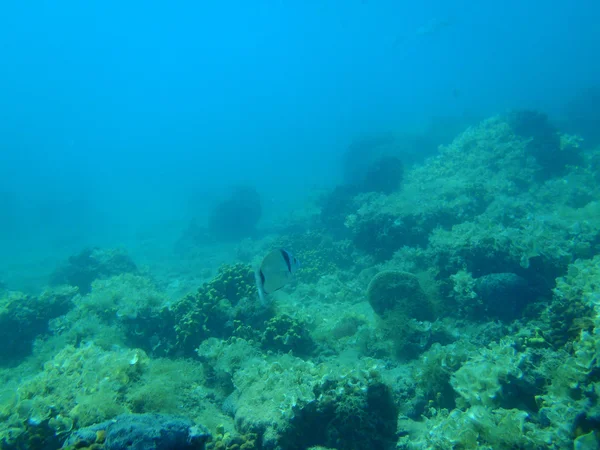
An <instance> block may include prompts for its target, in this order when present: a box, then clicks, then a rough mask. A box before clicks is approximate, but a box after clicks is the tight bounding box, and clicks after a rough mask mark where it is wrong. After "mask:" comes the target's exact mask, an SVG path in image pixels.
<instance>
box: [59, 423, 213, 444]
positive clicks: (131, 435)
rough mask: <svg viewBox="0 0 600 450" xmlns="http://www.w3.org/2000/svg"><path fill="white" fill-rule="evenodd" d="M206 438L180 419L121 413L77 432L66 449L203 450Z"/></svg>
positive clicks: (203, 430)
mask: <svg viewBox="0 0 600 450" xmlns="http://www.w3.org/2000/svg"><path fill="white" fill-rule="evenodd" d="M209 439H210V434H209V432H208V430H207V429H206V428H205V427H203V426H202V425H200V424H197V423H194V422H193V421H191V420H189V419H186V418H183V417H179V416H170V415H167V414H122V415H119V416H117V417H115V418H114V419H113V420H109V421H106V422H102V423H98V424H96V425H93V426H90V427H87V428H82V429H79V430H77V431H76V432H75V433H73V434H72V435H71V436H70V437H69V439H68V440H67V442H66V443H65V448H69V449H77V448H84V447H91V446H93V444H101V447H102V448H103V449H105V450H121V449H124V448H128V449H132V450H160V449H175V448H176V449H182V450H202V449H204V448H205V444H206V442H207V441H208V440H209Z"/></svg>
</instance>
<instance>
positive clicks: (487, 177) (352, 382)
mask: <svg viewBox="0 0 600 450" xmlns="http://www.w3.org/2000/svg"><path fill="white" fill-rule="evenodd" d="M399 144H400V143H399V141H397V140H396V139H395V138H394V139H391V140H387V139H382V140H377V139H375V140H374V141H372V142H369V141H364V142H362V143H357V144H356V146H355V147H353V148H352V149H351V151H349V152H348V155H350V156H351V155H354V156H352V157H350V156H348V155H347V159H346V164H347V167H346V171H347V173H346V179H345V183H346V184H344V185H343V186H341V187H338V188H336V189H332V191H331V192H330V193H329V194H326V195H325V196H324V197H323V198H322V199H321V201H320V204H319V205H318V206H320V207H321V209H320V211H317V210H316V209H317V208H314V206H315V205H312V207H307V209H310V211H309V212H307V213H306V215H305V216H303V218H301V219H299V218H293V219H282V220H281V221H278V220H277V219H274V220H273V230H276V231H277V234H271V235H265V236H264V237H263V236H258V235H257V234H256V233H254V230H255V226H256V221H257V220H258V219H259V218H260V207H259V206H260V204H259V201H257V198H256V192H253V190H252V189H250V190H249V191H248V192H242V191H239V192H237V193H236V194H234V197H235V198H234V197H232V198H231V199H229V200H228V201H226V202H224V203H223V204H222V205H220V206H219V207H218V208H217V209H216V210H215V214H214V216H213V219H212V224H211V227H212V231H211V232H210V233H208V232H207V230H203V229H201V228H198V230H196V231H198V235H194V236H192V237H190V239H191V241H193V240H196V241H197V242H196V244H197V245H198V248H201V249H202V252H204V253H202V252H200V253H199V254H194V252H189V253H186V256H187V258H186V261H185V264H186V265H187V263H188V262H191V263H194V261H196V265H194V264H190V266H189V267H186V268H185V269H183V270H184V271H185V270H187V271H188V272H190V273H191V272H194V271H195V270H196V267H201V270H202V271H203V272H202V275H201V276H199V277H198V278H194V280H195V281H194V282H193V283H191V282H190V283H188V284H185V285H184V287H181V288H178V289H177V294H173V292H174V290H173V289H171V288H170V286H171V283H179V281H180V279H179V276H180V275H179V274H176V275H175V276H174V274H175V273H176V272H177V270H180V269H179V268H178V269H174V268H173V267H179V266H177V265H175V266H170V265H169V262H167V261H165V262H164V264H165V266H167V267H168V268H167V269H166V271H165V272H164V273H159V274H158V275H156V273H155V272H154V271H153V272H152V273H153V276H150V274H149V273H150V272H149V271H144V272H143V273H140V272H139V271H137V269H136V268H135V265H134V264H133V263H132V262H131V261H130V260H129V258H128V257H127V256H126V255H125V254H124V253H122V252H115V251H110V250H109V251H103V250H98V249H96V250H87V251H84V252H83V253H82V254H81V255H78V256H74V257H72V258H71V260H70V262H69V264H68V265H67V266H66V267H64V268H62V269H60V270H59V271H57V273H56V274H55V281H56V282H58V283H59V284H61V285H64V284H66V285H70V286H61V287H60V288H56V289H54V290H48V291H46V292H45V293H42V294H40V295H37V296H34V295H25V294H20V293H14V292H10V291H6V290H2V293H1V294H0V297H1V298H2V300H0V327H1V328H2V333H3V334H2V335H1V336H0V337H2V339H3V342H4V343H5V345H4V346H3V348H2V351H1V352H0V354H1V356H2V361H3V363H8V364H4V365H2V366H0V448H2V449H11V450H12V449H15V450H17V449H22V448H31V449H40V450H42V449H45V448H59V447H60V446H61V445H63V444H64V448H90V449H91V448H95V449H99V448H120V447H119V446H121V447H124V446H125V447H132V446H136V445H137V446H139V447H143V448H161V445H162V446H163V448H164V446H165V445H167V446H168V445H171V447H173V446H176V447H178V448H185V446H186V445H187V446H189V448H205V447H206V448H209V449H218V450H242V449H245V450H250V449H260V450H280V449H291V450H296V449H298V450H300V449H305V448H313V449H319V448H322V449H325V448H330V449H338V450H346V449H348V450H350V449H352V450H354V449H365V448H373V449H382V450H388V449H389V450H391V449H394V448H395V449H407V450H409V449H410V450H418V449H451V448H455V449H467V448H468V449H470V448H479V449H485V450H487V449H531V450H537V449H541V448H548V449H556V450H558V449H564V448H576V449H583V448H599V446H600V439H599V432H598V430H599V424H600V408H599V406H598V398H599V395H600V382H599V380H600V377H599V374H600V285H599V281H598V280H600V222H599V221H598V220H597V218H598V217H600V201H598V199H599V198H600V183H599V181H600V151H599V150H593V149H589V148H587V149H586V148H585V147H584V146H583V145H581V139H580V138H579V137H577V136H571V135H565V134H561V133H560V132H559V131H558V130H557V129H556V128H554V126H553V125H551V124H549V122H548V120H547V118H546V117H545V116H543V115H541V114H539V113H535V112H530V111H524V112H519V113H513V114H511V115H508V116H503V117H493V118H490V119H488V120H485V121H483V122H481V123H480V124H479V125H476V126H473V127H471V128H469V129H467V130H466V131H465V132H463V133H461V134H460V135H459V136H457V137H456V139H454V141H452V142H451V143H450V144H448V145H446V146H442V147H440V150H439V153H438V154H436V155H435V156H432V157H431V158H429V159H427V160H426V161H424V162H423V163H422V164H418V165H414V166H412V167H409V168H406V169H405V168H401V165H394V164H395V163H396V162H398V160H396V159H394V160H392V159H389V158H392V157H399V158H401V156H399V155H400V153H397V152H398V151H399V149H398V148H396V146H397V145H399ZM369 152H371V153H369ZM357 155H366V156H365V159H364V160H355V159H353V158H356V157H359V156H357ZM385 158H388V159H385ZM402 161H404V160H402ZM382 162H385V163H384V164H382ZM574 163H576V165H574ZM400 168H401V169H400ZM388 169H389V172H386V171H387V170H388ZM380 182H381V184H378V183H380ZM243 199H245V200H243ZM242 200H243V201H242ZM258 200H259V199H258ZM246 201H247V202H248V203H247V205H246V206H248V207H249V210H248V211H247V212H248V214H247V216H245V215H244V214H245V212H244V210H243V208H242V206H243V205H241V204H240V202H241V203H244V202H246ZM242 216H243V217H242ZM239 217H242V218H243V219H246V217H247V218H248V219H249V222H247V223H238V218H239ZM238 225H239V227H238ZM227 227H229V228H227ZM192 231H193V230H192ZM219 233H221V234H220V235H219ZM241 236H244V237H248V236H250V237H252V239H250V238H248V239H246V240H244V241H243V242H241V243H239V244H238V246H237V247H235V246H233V245H231V243H225V244H223V243H219V242H216V241H215V239H214V238H215V237H216V238H218V239H222V240H231V239H233V238H234V237H235V238H236V239H237V238H238V237H241ZM208 241H211V243H210V246H206V242H208ZM182 245H184V244H182ZM272 247H283V248H289V249H290V250H291V251H293V253H294V254H295V255H296V256H297V257H298V258H299V259H300V260H301V261H302V263H303V270H302V271H299V273H298V275H297V278H296V279H295V282H294V283H290V284H288V285H287V286H286V288H285V289H282V290H281V291H280V292H278V293H277V294H276V295H274V296H273V297H274V298H273V302H272V303H271V304H269V305H268V306H265V305H262V304H261V303H260V302H259V301H258V300H257V295H256V294H257V293H256V287H255V278H254V272H253V269H252V267H251V266H250V265H248V264H244V263H231V264H226V265H220V264H221V263H222V261H229V262H231V261H232V259H234V258H235V257H237V258H238V260H241V261H245V262H250V261H253V260H255V259H256V258H257V257H258V255H261V254H264V251H265V249H268V248H272ZM213 250H214V251H215V252H217V253H218V254H217V255H216V256H214V258H213V257H212V256H210V257H209V258H206V259H208V260H209V261H205V260H204V258H205V255H207V254H209V253H212V252H213ZM219 252H220V253H219ZM199 255H201V256H199ZM232 255H236V256H232ZM194 258H201V259H202V261H201V262H199V263H198V262H197V260H194ZM234 262H235V261H234ZM154 270H157V269H154ZM215 273H216V275H215V276H214V277H213V278H210V277H211V275H212V274H215ZM190 278H193V277H190ZM157 280H158V281H157ZM206 280H208V281H207V282H205V283H204V284H203V285H201V286H200V288H199V289H197V290H196V291H195V292H193V293H191V294H187V295H182V294H184V293H185V292H189V291H188V290H187V289H188V288H189V289H194V288H195V287H197V286H198V285H200V284H201V283H202V282H203V281H206ZM77 286H78V287H79V288H80V292H79V293H78V287H77ZM169 293H171V294H172V296H170V295H169ZM171 415H172V416H171ZM180 416H181V417H180ZM198 424H202V425H203V426H200V425H198ZM192 430H196V431H198V433H199V434H195V432H194V431H192ZM209 434H210V435H211V436H212V440H210V438H209ZM161 439H165V440H167V441H169V440H170V444H168V443H167V441H164V440H161ZM174 443H175V444H174Z"/></svg>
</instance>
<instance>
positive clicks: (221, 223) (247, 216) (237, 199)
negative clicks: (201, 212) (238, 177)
mask: <svg viewBox="0 0 600 450" xmlns="http://www.w3.org/2000/svg"><path fill="white" fill-rule="evenodd" d="M261 216H262V205H261V200H260V195H259V194H258V191H257V190H256V189H255V188H253V187H251V186H238V187H237V188H235V189H234V190H233V192H232V193H231V194H230V196H229V198H228V199H227V200H225V201H223V202H221V203H219V204H218V205H216V206H215V208H214V210H213V211H212V214H211V217H210V219H209V222H208V230H209V232H210V233H211V234H212V235H213V236H214V237H216V238H218V239H221V240H238V239H241V238H244V237H249V236H252V235H254V233H255V231H256V225H257V224H258V221H259V220H260V218H261Z"/></svg>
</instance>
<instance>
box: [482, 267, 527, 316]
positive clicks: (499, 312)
mask: <svg viewBox="0 0 600 450" xmlns="http://www.w3.org/2000/svg"><path fill="white" fill-rule="evenodd" d="M473 291H474V292H475V293H476V294H477V295H478V296H479V299H480V300H481V301H482V303H483V305H484V309H485V312H484V314H485V315H486V316H488V317H492V318H500V319H503V320H513V319H516V318H518V317H519V315H520V313H521V312H522V311H523V309H524V308H525V306H526V305H527V303H528V302H530V301H532V300H533V299H532V298H531V297H532V296H533V294H534V291H533V290H532V289H530V287H529V285H528V283H527V280H525V279H524V278H523V277H520V276H518V275H516V274H514V273H492V274H489V275H485V276H483V277H480V278H477V279H476V280H475V285H474V287H473Z"/></svg>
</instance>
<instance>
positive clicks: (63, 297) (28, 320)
mask: <svg viewBox="0 0 600 450" xmlns="http://www.w3.org/2000/svg"><path fill="white" fill-rule="evenodd" d="M76 294H77V288H74V287H69V286H63V287H59V288H55V289H49V290H46V291H44V292H42V294H41V295H40V296H38V297H34V296H30V295H25V294H23V293H20V292H10V291H7V292H5V293H0V340H1V341H2V347H1V349H0V360H1V361H2V364H6V363H15V362H17V361H19V360H21V359H23V358H24V357H25V356H27V355H28V354H29V353H30V352H31V349H32V344H33V341H34V339H35V338H36V337H37V336H38V335H41V334H45V333H47V332H48V322H49V321H50V320H51V319H53V318H56V317H58V316H61V315H63V314H65V313H66V312H67V311H69V309H71V308H72V307H73V298H74V297H75V295H76Z"/></svg>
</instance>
